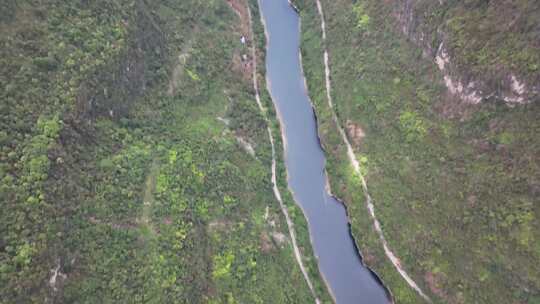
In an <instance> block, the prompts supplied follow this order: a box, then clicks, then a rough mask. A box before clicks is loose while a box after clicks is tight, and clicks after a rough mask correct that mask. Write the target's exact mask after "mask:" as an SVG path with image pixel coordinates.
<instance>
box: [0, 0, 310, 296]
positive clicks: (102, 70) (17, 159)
mask: <svg viewBox="0 0 540 304" xmlns="http://www.w3.org/2000/svg"><path fill="white" fill-rule="evenodd" d="M238 3H239V4H240V5H247V4H246V3H244V2H242V1H238V2H237V4H238ZM0 6H1V7H0V8H1V9H0V18H1V19H0V41H1V48H0V52H1V56H0V62H1V64H0V69H1V73H0V85H1V87H2V90H1V92H0V94H1V96H0V115H1V119H0V144H1V150H0V181H1V184H0V203H1V210H0V232H1V234H2V236H1V237H0V302H1V303H34V302H35V303H63V302H66V303H73V302H76V303H143V302H144V303H310V302H313V297H312V294H311V293H310V291H309V289H308V287H307V285H306V283H305V281H304V278H303V277H302V274H301V272H300V269H299V268H298V266H297V264H296V262H295V260H294V257H293V253H292V248H291V246H290V241H289V239H288V237H287V236H288V232H287V226H286V223H285V221H284V219H283V218H282V216H281V212H280V209H279V206H278V204H277V202H276V201H275V199H274V197H273V194H272V188H271V181H270V162H271V150H270V146H269V140H268V137H267V133H266V126H265V124H266V123H265V121H264V119H263V118H262V116H261V115H260V113H259V109H258V108H257V106H256V104H255V100H254V96H253V93H252V87H251V82H250V80H251V78H250V77H251V74H250V73H251V70H250V69H249V67H251V64H252V63H251V62H250V61H251V60H252V59H251V58H249V57H248V58H247V59H244V60H242V57H243V56H242V55H243V54H250V53H249V51H248V49H247V47H248V45H243V44H242V43H241V42H240V37H241V36H242V35H246V30H247V29H246V28H242V27H241V26H240V25H239V17H238V15H237V14H236V13H235V12H234V10H233V9H232V8H231V5H230V3H228V2H227V1H217V0H215V1H197V0H162V1H143V0H115V1H31V0H26V1H14V0H7V1H2V3H1V4H0ZM251 43H252V41H248V42H247V44H251ZM246 60H247V61H246ZM291 208H292V207H291ZM308 253H309V250H308ZM317 280H318V278H317ZM318 284H320V283H318Z"/></svg>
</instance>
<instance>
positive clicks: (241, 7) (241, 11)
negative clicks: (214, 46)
mask: <svg viewBox="0 0 540 304" xmlns="http://www.w3.org/2000/svg"><path fill="white" fill-rule="evenodd" d="M240 1H241V0H227V2H228V3H229V5H231V7H232V8H233V9H234V10H235V11H236V13H237V14H238V15H239V17H240V19H241V23H242V25H241V29H242V31H243V34H244V36H245V37H246V38H247V39H248V43H250V44H251V62H250V64H249V66H251V73H252V77H251V78H252V82H253V89H254V91H255V100H256V102H257V106H258V107H259V110H260V111H261V114H262V115H263V117H264V119H265V120H266V123H267V126H268V127H267V132H268V137H269V138H270V145H271V147H272V188H273V191H274V196H275V197H276V200H277V201H278V203H279V206H280V208H281V212H282V213H283V215H284V217H285V221H286V222H287V227H288V230H289V236H290V238H291V242H292V246H293V251H294V256H295V258H296V262H297V263H298V266H299V267H300V270H301V271H302V274H303V276H304V279H305V280H306V283H307V285H308V287H309V289H310V291H311V293H312V295H313V297H314V298H315V303H316V304H320V300H319V298H318V297H317V294H316V293H315V289H314V287H313V283H312V282H311V279H310V278H309V275H308V273H307V270H306V267H305V266H304V263H303V261H302V254H301V253H300V249H299V248H298V244H297V240H296V232H295V230H294V224H293V222H292V220H291V218H290V216H289V212H288V211H287V206H285V204H284V203H283V199H282V197H281V193H280V191H279V188H278V186H277V177H276V172H277V169H276V149H275V145H274V136H273V134H272V129H271V128H270V120H269V119H268V116H267V114H266V109H265V108H264V106H263V104H262V102H261V97H260V94H259V84H258V78H257V50H256V46H255V40H254V33H253V23H252V15H251V10H250V8H249V5H248V4H246V3H242V2H240ZM259 5H260V3H259ZM246 13H247V14H246ZM246 16H247V20H246V19H245V17H246ZM246 25H247V32H246Z"/></svg>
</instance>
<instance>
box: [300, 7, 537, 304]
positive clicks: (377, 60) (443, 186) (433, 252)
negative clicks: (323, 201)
mask: <svg viewBox="0 0 540 304" xmlns="http://www.w3.org/2000/svg"><path fill="white" fill-rule="evenodd" d="M416 2H418V3H417V4H416V5H417V7H416V9H417V10H420V11H421V9H422V8H425V10H424V11H425V12H433V17H431V15H429V14H428V13H426V14H424V15H421V14H420V16H422V17H421V18H419V19H418V20H416V21H415V22H417V24H418V27H428V28H430V29H432V28H434V26H433V25H438V24H440V23H438V22H439V21H440V20H443V19H444V18H449V16H450V17H451V18H465V20H462V21H460V22H455V23H452V22H450V23H449V24H448V26H449V27H451V26H460V27H462V29H460V31H461V33H462V35H463V37H468V38H464V39H465V40H466V43H465V44H464V48H461V49H460V48H458V47H452V48H451V50H452V58H456V59H457V60H463V63H459V65H458V66H461V65H462V64H463V65H469V66H470V67H471V69H473V70H475V71H478V73H486V74H487V75H488V76H489V75H491V74H490V73H491V72H490V71H493V70H494V69H496V67H497V66H498V64H499V63H500V64H503V65H505V69H506V67H509V68H510V67H511V68H512V69H516V70H517V72H518V73H519V74H522V75H527V79H538V76H539V75H538V72H537V71H536V72H534V71H533V70H534V69H528V68H527V67H526V66H525V65H528V66H534V65H537V64H539V63H540V60H538V58H536V57H535V56H537V53H538V52H536V53H534V56H525V57H526V58H528V59H527V60H528V61H527V63H526V64H525V63H524V61H520V60H521V59H519V60H518V59H516V60H514V59H512V58H513V57H515V56H518V57H519V58H521V57H522V56H521V55H519V54H520V53H521V51H519V52H517V51H512V50H514V48H513V47H514V46H515V44H514V42H515V41H522V42H526V43H528V45H529V46H530V45H531V43H532V42H533V41H538V38H537V37H536V38H534V37H533V35H535V34H534V33H538V32H537V31H536V32H534V31H530V28H522V27H521V25H522V24H521V23H520V22H521V21H518V24H519V25H518V26H517V27H514V28H512V30H511V31H510V32H507V31H501V30H500V27H501V26H505V24H506V23H504V22H499V23H500V24H499V25H497V27H491V28H490V26H489V24H487V23H488V22H494V20H495V19H493V18H492V17H490V18H491V19H490V18H483V17H482V18H480V17H478V16H475V15H474V14H475V12H477V11H478V10H487V11H488V12H491V13H493V14H494V12H495V11H493V9H494V8H493V6H492V5H491V2H490V5H488V2H486V1H483V2H482V1H465V2H459V3H458V2H456V1H445V2H444V5H442V6H440V5H439V3H438V2H437V1H416ZM428 2H429V3H431V5H430V6H429V5H428ZM295 3H296V4H298V6H299V7H300V9H301V16H302V21H303V26H302V34H303V41H302V55H303V60H304V62H303V63H304V69H305V73H306V76H307V78H308V86H309V90H310V95H311V97H312V100H313V102H314V103H315V106H316V111H317V114H318V118H319V120H318V121H319V123H320V125H319V131H320V134H321V140H322V142H323V145H324V147H325V149H326V151H327V157H328V164H327V168H328V172H329V175H330V177H331V186H332V189H333V191H334V192H335V193H336V194H337V195H338V196H339V197H340V198H342V199H344V201H345V202H346V203H347V207H348V210H349V214H350V216H351V223H352V227H353V233H354V235H355V236H356V239H357V241H358V243H359V247H360V248H361V251H362V252H363V254H364V258H365V261H366V262H367V263H368V264H369V265H370V266H371V267H373V269H374V270H376V271H377V272H378V273H379V274H380V275H381V277H382V279H383V281H384V282H385V283H386V285H387V286H388V287H389V288H390V290H391V291H392V293H393V295H394V297H395V299H396V301H397V302H398V303H422V302H423V300H422V299H421V298H419V297H418V295H416V294H415V292H414V291H413V290H412V289H410V288H409V287H408V285H407V284H406V283H405V281H404V280H403V279H402V278H401V277H400V276H399V274H397V272H396V271H395V269H394V268H393V267H392V265H391V264H390V263H389V262H388V261H387V260H386V258H385V255H384V252H383V250H382V248H381V244H380V242H379V240H378V238H377V236H376V235H375V233H369V232H370V231H373V227H372V222H371V220H370V218H369V216H368V213H367V210H366V207H365V202H364V198H363V193H362V188H361V187H360V185H359V184H358V182H357V181H355V179H354V177H353V176H352V175H351V174H350V172H351V169H350V167H349V166H350V165H349V162H348V160H347V158H346V151H345V150H344V148H343V143H342V142H341V139H340V137H339V134H338V132H337V130H336V128H335V126H334V124H333V121H332V119H331V114H330V113H331V112H330V109H329V108H328V105H327V101H326V98H325V89H324V70H323V61H322V60H323V47H324V46H323V45H322V42H321V32H320V20H319V16H318V14H317V9H316V6H315V4H314V3H312V2H310V1H295ZM397 5H398V4H391V3H390V2H385V1H370V0H362V1H360V0H359V1H350V0H339V1H323V7H324V10H325V16H326V19H327V20H326V22H327V31H328V33H327V37H328V43H327V45H326V47H328V50H329V54H330V61H331V68H332V81H333V86H334V87H333V98H334V102H335V104H336V111H337V114H338V117H339V120H340V122H341V124H342V127H345V126H346V124H347V122H349V121H351V122H354V123H355V124H357V125H358V126H360V127H361V128H362V130H363V131H364V132H365V134H366V137H365V138H363V139H362V141H361V143H360V144H359V145H357V146H356V147H355V151H356V152H357V153H358V155H357V156H358V158H359V159H360V158H361V157H360V156H362V157H366V160H367V159H369V171H368V172H367V176H366V177H367V183H368V187H369V190H370V194H371V196H372V197H373V200H374V204H375V209H376V212H377V217H378V218H379V220H380V222H381V224H382V228H383V231H384V233H385V236H386V238H387V239H388V242H389V245H390V247H391V248H392V250H394V251H395V252H396V254H397V255H398V257H399V258H400V259H401V264H402V265H403V267H404V268H405V269H406V270H407V272H408V273H410V274H411V275H412V276H413V279H414V280H415V281H416V282H417V283H419V285H420V287H421V288H422V289H423V290H424V291H425V292H427V293H428V294H429V295H430V297H431V298H432V299H433V300H434V301H435V302H436V303H439V302H440V303H447V302H449V303H538V301H539V300H540V276H539V274H540V268H539V265H540V247H539V246H538V244H540V242H539V239H540V226H539V222H540V221H539V220H538V219H539V218H540V209H539V207H540V201H539V197H540V196H539V189H540V188H539V187H540V184H539V181H540V175H539V172H540V170H539V169H540V159H539V155H540V141H539V138H538V135H537V134H538V131H539V130H540V124H539V122H540V119H539V118H540V116H539V115H540V109H539V104H538V103H537V102H536V103H535V102H532V103H531V104H528V105H522V106H516V107H513V108H509V107H507V106H506V105H504V104H502V103H495V102H484V103H482V104H480V105H475V106H473V105H463V104H462V103H459V102H457V101H456V100H455V99H453V98H451V97H448V95H447V93H446V92H447V90H446V88H445V87H444V83H443V81H442V79H441V78H442V77H441V75H440V73H439V71H438V69H437V67H436V66H435V64H434V63H433V60H432V58H431V59H430V58H429V57H425V56H423V54H422V50H420V49H419V47H418V45H416V44H413V43H412V42H410V41H409V40H407V39H406V38H405V37H404V36H403V33H402V31H401V28H400V26H399V24H398V21H397V20H396V19H395V18H394V17H392V16H395V15H394V14H393V13H394V12H395V6H397ZM493 5H494V6H497V5H502V4H496V3H495V4H493ZM428 6H429V9H427V8H426V7H428ZM516 6H517V9H519V11H520V12H521V13H520V15H519V20H524V19H527V20H529V19H530V20H537V19H538V18H537V17H535V16H537V12H538V9H537V7H538V5H537V4H536V3H535V2H534V1H519V4H516ZM462 7H468V8H470V10H468V11H464V10H463V9H462ZM527 7H528V8H529V10H527V9H524V8H527ZM533 7H534V8H535V9H532V8H533ZM364 14H366V15H368V16H369V19H367V18H366V20H369V22H366V24H365V26H359V21H360V20H362V15H364ZM507 17H508V16H505V17H504V18H507ZM423 18H425V19H423ZM430 18H435V19H436V20H435V19H430ZM437 18H438V19H437ZM429 20H431V21H430V22H432V23H429V22H428V21H429ZM444 20H446V19H444ZM475 20H477V21H478V20H480V22H479V23H475ZM482 24H484V25H482ZM486 24H487V25H486ZM535 24H536V25H534V26H537V24H538V23H537V22H536V23H535ZM479 25H482V27H483V28H484V30H485V31H489V33H490V34H489V35H488V34H486V32H485V31H484V32H481V33H479V32H475V31H474V30H472V29H470V28H469V27H472V26H479ZM531 26H533V25H531ZM425 32H428V31H427V30H425ZM442 33H443V34H444V33H446V34H447V35H449V39H450V40H451V41H454V40H456V39H457V40H459V39H461V38H459V37H461V36H459V35H457V36H456V34H453V33H452V32H451V31H449V30H446V28H444V27H443V29H442ZM526 37H529V38H531V39H529V38H526ZM480 38H483V39H487V40H488V41H491V42H489V43H487V44H485V45H491V46H492V47H489V48H486V49H485V50H484V53H485V54H486V56H487V58H489V59H486V61H485V65H483V66H482V64H483V63H482V62H483V61H478V60H476V59H474V58H478V57H477V56H480V55H481V54H482V52H481V51H480V50H479V49H477V48H476V46H474V47H472V46H471V47H465V46H466V45H469V44H473V45H477V43H479V44H482V43H483V42H479V39H480ZM533 38H534V39H533ZM457 40H456V41H457ZM495 41H497V43H495ZM484 42H485V41H484ZM492 42H493V43H495V44H492ZM482 45H484V44H482ZM510 45H512V49H511V51H503V50H504V49H505V47H506V46H510ZM518 45H521V44H518ZM434 46H435V47H438V43H434ZM499 46H501V47H499ZM520 49H521V50H522V51H523V52H528V50H529V49H530V47H520ZM460 52H461V53H460ZM501 52H502V53H501ZM497 54H498V55H497ZM501 54H502V55H501ZM505 54H506V55H508V56H510V57H505V56H506V55H505ZM503 55H505V56H503ZM520 56H521V57H520ZM525 57H523V58H525ZM470 58H473V59H474V60H473V59H470ZM505 58H506V59H505ZM535 58H536V59H535ZM469 59H470V60H469ZM520 62H521V63H520ZM522 63H523V64H522Z"/></svg>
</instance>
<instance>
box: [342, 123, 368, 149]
mask: <svg viewBox="0 0 540 304" xmlns="http://www.w3.org/2000/svg"><path fill="white" fill-rule="evenodd" d="M346 128H347V135H349V138H350V139H351V140H352V142H353V144H354V145H355V146H356V147H359V146H360V144H361V143H362V140H363V139H364V137H366V133H364V130H363V129H362V128H361V127H360V126H359V125H358V124H355V123H354V122H352V121H350V120H348V121H347V126H346Z"/></svg>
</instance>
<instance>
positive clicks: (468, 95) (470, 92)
mask: <svg viewBox="0 0 540 304" xmlns="http://www.w3.org/2000/svg"><path fill="white" fill-rule="evenodd" d="M435 63H436V64H437V66H438V67H439V70H440V71H441V72H442V73H443V75H444V84H445V85H446V87H447V88H448V90H449V91H450V93H452V94H454V95H457V96H459V97H460V98H461V99H462V100H463V101H465V102H467V103H470V104H478V103H480V102H481V101H482V94H481V92H480V91H478V90H477V89H476V85H475V83H474V82H469V83H468V84H466V85H465V84H463V82H461V81H460V80H459V79H453V78H452V77H451V76H450V73H449V72H448V70H447V65H448V64H450V56H449V55H448V51H447V50H446V48H445V47H444V43H441V45H440V46H439V49H438V51H437V56H436V57H435Z"/></svg>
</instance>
